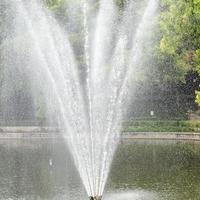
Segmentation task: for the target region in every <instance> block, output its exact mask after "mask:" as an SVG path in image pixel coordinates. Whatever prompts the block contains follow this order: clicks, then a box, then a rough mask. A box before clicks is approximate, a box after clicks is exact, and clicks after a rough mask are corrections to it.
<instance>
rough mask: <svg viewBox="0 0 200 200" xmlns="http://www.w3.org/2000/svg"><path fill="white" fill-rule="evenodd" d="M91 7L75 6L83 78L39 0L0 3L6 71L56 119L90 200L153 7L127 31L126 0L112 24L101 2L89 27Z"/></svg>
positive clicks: (102, 180)
mask: <svg viewBox="0 0 200 200" xmlns="http://www.w3.org/2000/svg"><path fill="white" fill-rule="evenodd" d="M93 3H94V2H92V1H89V0H88V1H86V0H82V1H80V3H79V4H78V5H76V6H77V8H76V10H77V11H80V12H81V13H82V14H81V16H82V17H81V18H82V34H83V36H84V37H83V41H82V43H81V44H80V45H81V46H82V47H83V53H82V54H83V55H84V60H85V62H84V64H83V65H82V67H83V68H84V71H85V74H84V77H80V74H79V69H80V66H79V65H78V63H77V56H76V50H74V48H72V45H71V43H70V40H69V35H68V34H67V31H66V30H62V29H61V27H60V26H59V24H58V22H57V21H56V20H55V18H54V17H53V15H52V14H51V13H50V11H49V10H47V9H46V8H45V6H44V5H43V4H42V3H41V1H39V0H29V1H25V0H16V1H13V2H7V1H6V0H4V1H3V4H4V5H6V6H7V7H9V8H10V9H11V11H10V12H11V13H12V14H11V16H12V17H13V18H12V17H11V18H12V20H13V23H12V25H11V27H12V31H10V32H9V34H7V35H6V37H5V38H4V41H3V42H2V44H1V49H3V53H2V55H3V56H2V57H3V65H4V66H6V68H7V70H8V71H12V70H13V69H15V70H17V71H19V72H21V73H22V72H23V74H25V75H26V76H27V78H26V81H27V82H29V83H30V85H31V87H30V90H31V94H32V96H33V99H34V102H35V105H37V104H38V101H39V100H38V99H39V98H38V97H39V96H42V98H43V99H46V101H45V106H46V109H47V110H48V115H49V116H51V115H52V113H56V115H55V114H54V115H53V116H58V117H57V119H55V120H57V121H58V123H59V125H60V127H62V130H63V131H62V132H63V137H64V138H65V139H66V142H67V144H68V146H69V149H70V151H71V153H72V155H73V158H74V162H75V165H76V167H77V169H78V172H79V174H80V177H81V179H82V181H83V184H84V186H85V189H86V191H87V194H88V196H89V198H90V200H100V199H101V198H102V194H103V191H104V188H105V184H106V180H107V177H108V173H109V169H110V165H111V162H112V159H113V155H114V152H115V149H116V147H117V144H118V141H119V139H120V128H121V119H122V111H121V110H122V106H125V104H124V98H123V97H124V95H125V94H126V92H127V82H128V79H129V76H130V74H131V72H132V70H133V69H134V68H133V66H136V65H137V62H138V60H140V58H141V57H140V56H141V48H142V47H141V45H140V44H141V40H142V38H143V32H145V28H146V26H147V25H148V23H149V21H150V20H151V18H152V17H153V14H154V13H155V10H156V7H157V4H158V1H157V0H149V2H148V3H147V7H146V9H145V10H144V14H143V16H142V19H141V21H140V23H138V24H137V27H138V28H137V30H136V29H134V28H133V27H134V24H132V29H131V28H130V19H132V18H133V14H132V12H133V9H134V6H133V5H134V1H129V2H128V3H127V5H126V6H125V8H124V10H123V14H122V17H121V19H119V17H118V14H117V13H118V12H119V11H118V8H117V6H116V4H115V3H114V1H113V0H109V1H107V0H101V1H100V2H99V8H98V9H97V10H98V11H97V12H96V14H94V13H93V15H94V16H95V17H94V16H93V17H94V18H95V25H94V22H91V17H90V14H91V13H90V10H91V7H92V5H93ZM69 21H70V19H69ZM78 26H79V24H78ZM94 27H95V28H94ZM93 30H94V31H93ZM80 48H81V47H80ZM82 79H83V81H81V80H82Z"/></svg>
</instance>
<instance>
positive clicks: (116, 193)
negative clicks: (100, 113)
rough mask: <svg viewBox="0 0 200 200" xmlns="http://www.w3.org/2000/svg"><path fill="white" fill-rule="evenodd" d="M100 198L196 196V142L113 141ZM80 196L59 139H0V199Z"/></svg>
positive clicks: (199, 168)
mask: <svg viewBox="0 0 200 200" xmlns="http://www.w3.org/2000/svg"><path fill="white" fill-rule="evenodd" d="M104 197H105V198H104V199H105V200H200V143H189V142H184V143H183V142H168V141H163V142H162V141H148V142H147V141H132V142H130V141H129V142H123V143H122V144H120V145H119V148H118V151H117V153H116V156H115V159H114V162H113V165H112V169H111V173H110V176H109V180H108V184H107V186H106V191H105V196H104ZM74 199H78V200H86V199H87V195H86V193H85V191H84V188H83V186H82V184H81V181H80V179H79V176H78V173H77V171H76V169H75V168H74V165H73V162H72V159H71V156H70V154H69V153H68V150H67V148H66V145H65V144H64V142H62V141H61V140H50V139H49V140H41V139H40V140H39V139H35V140H4V141H0V200H74Z"/></svg>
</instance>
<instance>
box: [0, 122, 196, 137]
mask: <svg viewBox="0 0 200 200" xmlns="http://www.w3.org/2000/svg"><path fill="white" fill-rule="evenodd" d="M62 135H64V134H62V131H61V130H59V129H58V128H56V127H39V126H16V127H8V126H6V127H0V139H29V138H30V139H31V138H44V139H45V138H61V137H62ZM121 138H122V140H134V139H135V140H136V139H137V140H139V139H147V140H148V139H149V140H150V139H154V140H156V139H157V140H194V141H195V140H196V141H200V133H198V132H196V133H195V132H131V131H130V132H124V131H123V132H122V134H121Z"/></svg>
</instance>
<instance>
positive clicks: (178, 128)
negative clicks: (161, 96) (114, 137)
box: [123, 119, 200, 133]
mask: <svg viewBox="0 0 200 200" xmlns="http://www.w3.org/2000/svg"><path fill="white" fill-rule="evenodd" d="M123 131H124V132H172V133H173V132H189V133H191V132H192V133H200V120H180V119H176V120H175V119H174V120H159V119H135V120H129V121H126V122H124V123H123Z"/></svg>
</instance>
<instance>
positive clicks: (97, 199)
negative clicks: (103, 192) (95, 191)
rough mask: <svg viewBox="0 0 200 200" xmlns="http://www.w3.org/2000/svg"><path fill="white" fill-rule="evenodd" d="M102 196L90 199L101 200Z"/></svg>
mask: <svg viewBox="0 0 200 200" xmlns="http://www.w3.org/2000/svg"><path fill="white" fill-rule="evenodd" d="M101 198H102V196H95V197H89V199H90V200H101Z"/></svg>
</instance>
